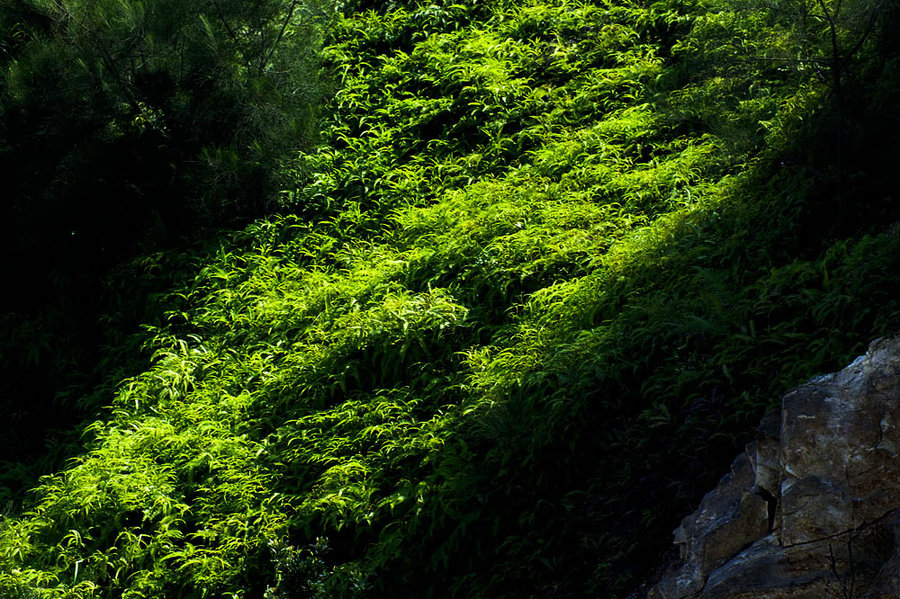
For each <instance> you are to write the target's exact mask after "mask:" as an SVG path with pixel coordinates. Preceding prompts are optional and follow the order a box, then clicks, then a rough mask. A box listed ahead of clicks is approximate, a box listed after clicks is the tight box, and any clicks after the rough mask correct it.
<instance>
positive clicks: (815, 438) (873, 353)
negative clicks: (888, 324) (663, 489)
mask: <svg viewBox="0 0 900 599" xmlns="http://www.w3.org/2000/svg"><path fill="white" fill-rule="evenodd" d="M898 448H900V336H898V337H893V338H888V339H882V340H878V341H876V342H874V343H872V344H871V345H870V346H869V349H868V351H867V352H866V354H865V355H863V356H860V357H859V358H857V359H856V360H855V361H854V362H853V363H852V364H850V365H849V366H847V367H846V368H844V369H843V370H841V371H840V372H837V373H833V374H829V375H825V376H820V377H817V378H815V379H813V380H811V381H809V382H808V383H806V384H804V385H802V386H800V387H797V388H796V389H793V390H791V391H790V392H788V393H787V394H786V395H785V396H784V398H783V399H782V406H781V410H780V411H775V412H772V413H770V414H767V415H766V416H765V417H764V418H763V420H762V422H761V423H760V427H759V436H758V439H757V440H756V442H754V443H752V444H750V445H749V446H748V447H747V448H746V451H745V452H743V453H742V454H741V455H739V456H738V457H737V458H736V459H735V461H734V463H733V464H732V466H731V470H730V472H729V473H728V474H726V475H725V476H723V477H722V479H721V480H720V481H719V484H718V485H717V486H716V488H715V489H713V490H712V491H710V492H709V493H707V494H706V496H705V497H704V498H703V500H702V501H701V502H700V506H699V507H698V509H697V511H695V512H694V513H693V514H691V515H689V516H687V517H686V518H685V519H684V520H683V521H682V523H681V525H680V526H679V527H678V529H676V531H675V543H676V544H677V545H678V546H679V547H680V552H681V559H680V562H679V563H678V564H676V565H675V566H674V567H673V568H671V569H670V570H669V571H668V572H667V573H666V574H665V575H663V577H662V578H661V579H660V580H659V581H658V582H657V584H656V585H655V586H654V587H653V588H652V589H651V590H650V592H649V594H648V598H649V599H751V598H752V599H788V598H790V599H799V598H804V599H805V598H809V599H822V598H825V597H839V598H845V599H850V598H853V599H884V598H887V597H892V598H897V597H900V542H898V541H900V456H898Z"/></svg>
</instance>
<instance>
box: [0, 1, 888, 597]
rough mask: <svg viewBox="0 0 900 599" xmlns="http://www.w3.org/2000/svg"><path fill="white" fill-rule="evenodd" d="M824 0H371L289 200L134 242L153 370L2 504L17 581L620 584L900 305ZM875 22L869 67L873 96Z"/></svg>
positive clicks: (220, 593)
mask: <svg viewBox="0 0 900 599" xmlns="http://www.w3.org/2000/svg"><path fill="white" fill-rule="evenodd" d="M803 6H805V5H803ZM803 6H801V5H800V4H791V3H782V4H778V5H774V6H768V5H766V6H763V5H758V4H755V3H749V2H748V3H745V4H739V5H731V4H729V5H728V7H725V8H723V7H721V6H718V5H717V4H714V3H710V5H709V6H707V5H706V4H702V3H698V4H697V5H683V4H677V3H656V4H652V5H649V6H648V5H646V4H643V3H629V2H621V1H618V0H617V1H615V2H613V1H612V0H610V1H608V2H598V3H592V2H581V1H576V0H556V1H553V2H547V1H538V0H534V1H530V2H526V3H517V4H511V3H504V2H495V3H483V2H462V3H457V4H448V3H438V4H435V5H430V4H427V5H426V4H418V3H390V4H385V5H384V6H375V7H362V6H359V7H357V8H358V10H351V9H350V8H347V9H346V10H345V11H344V14H342V15H339V16H337V17H336V18H335V21H334V22H333V23H332V24H331V26H330V29H329V32H330V33H329V35H330V39H329V40H328V43H327V47H326V49H325V51H324V55H325V56H324V60H325V63H326V65H327V67H328V69H329V70H330V71H331V72H332V73H334V74H335V77H336V78H339V79H340V89H339V91H338V93H337V94H336V95H335V97H334V99H333V100H332V101H331V103H330V105H329V107H328V111H327V112H326V114H325V117H324V119H323V122H322V143H321V144H320V145H319V146H317V147H316V148H314V149H310V150H309V151H308V152H307V153H305V154H303V155H302V156H301V157H300V159H299V161H298V162H297V164H294V165H292V166H291V167H290V168H295V169H296V172H295V174H296V183H295V184H294V185H291V186H287V187H286V188H285V189H284V192H283V196H284V201H285V202H286V204H285V205H286V206H291V207H292V210H293V212H294V214H287V213H285V214H281V215H276V216H271V217H269V218H267V219H260V220H257V221H256V222H253V223H251V224H250V225H248V226H247V227H245V228H244V229H242V230H238V231H234V232H231V233H227V234H222V235H221V236H220V237H219V238H218V239H216V240H214V241H212V242H209V243H205V244H202V245H198V246H196V247H195V248H193V249H192V250H191V251H190V252H186V253H183V254H177V253H169V254H165V255H163V256H160V255H156V256H151V257H148V258H145V259H144V260H143V261H135V262H134V263H132V265H131V267H130V268H133V269H135V271H136V272H149V271H153V270H154V269H157V270H159V269H165V268H166V265H168V264H171V265H172V266H173V270H176V271H177V272H178V273H179V277H180V278H179V277H173V279H172V282H171V291H170V292H169V293H168V294H167V295H164V296H162V297H159V298H157V300H158V302H159V303H158V304H157V305H159V306H162V308H161V310H162V311H164V314H162V315H157V316H158V318H157V319H156V321H155V322H152V321H151V320H150V319H149V318H148V319H147V321H146V322H147V324H148V326H146V327H145V328H144V333H143V334H142V335H141V339H142V340H143V348H144V349H143V352H144V355H146V356H148V357H149V365H148V366H147V367H146V368H144V369H141V370H139V371H137V372H131V373H128V374H127V375H125V376H120V377H119V378H118V380H119V384H118V386H117V388H116V390H115V391H114V393H110V394H109V395H108V396H107V398H108V399H107V401H109V402H110V406H109V407H108V409H107V410H106V412H105V413H104V414H103V417H99V418H97V420H96V422H95V423H94V424H92V425H90V426H89V427H88V428H87V429H86V431H85V444H86V449H85V450H84V451H83V452H81V453H80V454H79V455H78V456H77V457H76V458H75V459H73V460H72V461H71V462H70V463H69V464H68V465H67V466H66V467H65V468H61V469H59V470H58V471H57V472H56V473H54V474H52V475H50V476H47V477H45V478H43V479H42V480H41V482H40V484H39V485H38V486H37V488H35V489H34V490H33V492H32V495H31V496H30V498H29V499H28V501H27V502H26V503H25V505H24V506H22V509H21V510H19V509H13V510H12V511H11V513H9V514H7V515H5V516H4V517H3V520H2V523H0V556H2V559H0V593H5V594H9V595H12V596H15V595H16V593H18V594H19V595H22V596H28V594H29V593H32V594H34V595H37V596H45V597H69V596H72V597H119V596H121V597H148V598H149V597H160V596H166V597H258V596H267V597H270V598H272V599H275V598H279V599H281V598H291V597H300V596H303V597H326V596H328V597H364V596H371V597H387V596H397V595H399V594H401V593H404V594H411V595H415V596H417V597H447V596H452V597H498V598H499V597H551V596H552V597H584V596H588V595H591V594H594V595H601V594H602V595H603V596H609V597H622V596H626V594H627V593H628V592H629V591H631V590H633V589H634V588H635V587H636V586H637V585H638V583H639V582H640V581H641V578H642V577H643V576H645V575H646V573H647V572H648V571H650V569H651V568H652V567H653V566H654V565H656V560H657V559H658V557H659V555H660V553H661V552H662V551H663V549H664V548H665V546H667V545H668V544H669V543H668V541H669V536H668V535H669V531H670V530H671V528H672V527H673V526H674V524H675V523H676V522H677V520H678V519H680V517H681V516H683V514H684V513H687V512H688V511H689V510H690V509H691V506H692V505H693V504H694V503H695V502H696V500H697V497H698V494H699V493H702V492H703V491H704V490H705V489H706V488H707V487H708V486H710V485H711V484H712V483H713V482H714V481H715V479H716V477H718V475H719V474H720V471H721V469H722V467H724V464H723V460H724V459H729V458H730V457H731V456H732V455H733V453H734V451H735V450H736V448H737V447H739V446H740V445H741V444H742V443H743V442H744V441H745V440H746V439H747V438H748V437H749V436H750V435H751V434H752V427H753V426H755V424H756V422H757V421H758V419H759V416H760V415H761V413H762V412H763V411H764V410H765V409H767V408H768V407H770V406H771V405H772V404H773V403H774V402H777V401H778V398H779V397H780V395H781V394H782V393H783V392H784V390H785V389H787V388H789V387H790V386H792V385H795V384H797V383H800V382H802V381H803V380H804V379H806V378H808V377H809V376H811V375H813V374H816V373H821V372H824V371H829V370H833V369H834V368H836V367H839V366H840V365H842V364H843V363H844V362H845V361H846V360H847V359H848V358H850V357H851V356H853V355H854V354H855V353H857V352H859V351H860V350H861V349H862V348H863V347H864V344H865V342H866V341H868V340H869V339H871V338H873V337H876V336H878V335H883V334H887V333H889V332H892V331H894V330H896V329H897V327H898V324H900V317H898V315H900V304H898V300H897V298H898V297H900V289H898V283H897V281H896V277H894V276H892V275H893V273H895V272H897V268H898V267H900V264H898V256H900V237H898V236H897V234H896V231H895V230H894V229H895V227H890V226H888V223H891V222H894V221H896V220H897V217H898V215H897V212H896V206H895V205H894V204H895V203H894V202H893V197H894V192H893V187H892V185H891V180H890V173H889V172H888V171H885V170H884V168H883V165H884V164H888V163H889V157H891V156H897V154H898V149H897V146H896V143H895V142H892V143H893V145H892V146H887V147H885V149H881V146H879V149H878V150H875V149H873V148H874V147H875V146H874V145H873V142H874V141H875V140H879V139H882V136H888V137H887V138H889V137H890V135H892V134H891V133H890V132H885V129H890V130H891V131H894V132H896V130H897V126H896V125H894V124H892V123H891V122H890V121H889V120H888V119H885V118H880V117H879V116H878V115H881V117H883V116H884V115H887V114H890V111H891V110H893V109H894V108H896V107H897V103H898V102H897V98H896V97H895V94H894V95H891V94H888V93H882V94H881V95H877V96H873V97H875V98H877V100H873V101H872V103H871V104H865V106H866V107H867V108H866V109H865V110H862V109H859V111H856V109H854V108H853V106H854V105H853V104H849V105H845V106H844V107H843V110H844V111H845V112H844V114H843V115H842V118H844V120H845V126H846V127H847V129H848V130H852V129H854V128H856V130H857V136H856V137H854V138H850V137H845V138H844V140H843V141H844V143H845V144H847V148H845V155H846V156H853V159H852V160H847V161H845V163H844V164H843V166H842V169H841V171H842V172H841V173H840V175H841V180H842V181H843V190H844V192H845V194H844V195H845V196H846V197H850V196H848V195H847V194H846V192H847V191H848V190H851V189H852V190H853V191H854V195H853V197H854V198H856V199H855V201H854V204H853V205H852V206H850V205H847V204H844V212H843V218H840V219H835V212H834V207H835V206H837V205H840V202H838V201H837V200H838V199H839V198H838V199H836V198H835V191H834V189H832V187H833V186H832V183H833V181H834V178H829V177H822V176H821V174H822V169H823V168H828V166H829V165H831V164H833V163H832V162H829V160H830V158H829V156H828V154H827V152H825V153H823V152H817V151H816V148H818V147H819V146H821V145H822V143H823V142H822V140H823V139H824V140H827V142H828V143H830V142H832V141H833V137H832V136H831V132H830V130H829V129H828V123H829V122H832V121H831V119H832V117H833V114H834V112H833V110H834V109H833V106H834V104H833V103H834V102H835V101H837V98H836V95H835V93H834V89H833V88H832V87H829V86H830V85H832V84H833V81H831V80H829V78H828V77H823V76H822V74H823V72H822V71H820V70H818V69H816V68H807V66H806V65H807V61H808V60H812V59H813V58H815V59H816V60H818V58H816V55H815V52H814V49H815V48H821V43H822V39H820V38H821V36H820V35H819V33H821V32H822V31H826V30H827V28H828V23H827V22H825V23H823V22H821V21H819V22H818V26H819V29H818V30H812V29H811V30H809V32H808V35H807V36H806V37H803V36H800V35H799V33H798V30H797V29H796V21H795V20H794V19H793V17H792V16H791V15H793V14H795V11H796V10H800V9H802V8H803ZM828 6H830V5H828V4H816V5H810V6H807V8H808V9H809V10H810V11H814V10H815V9H816V7H818V9H819V10H822V9H823V8H822V7H828ZM726 8H727V10H726ZM848 9H849V5H848ZM235 10H237V9H236V8H235ZM829 10H830V9H829ZM810 14H814V13H812V12H811V13H810ZM821 14H824V13H821ZM879 14H880V13H879ZM235 18H236V17H235ZM881 18H882V17H879V19H881ZM826 21H827V18H826ZM876 21H877V23H881V22H882V21H880V20H876ZM209 26H210V27H215V24H214V23H212V22H210V25H209ZM849 26H850V25H844V24H841V27H849ZM822 27H825V29H822ZM872 27H873V29H872V34H871V35H872V43H871V44H863V45H861V46H860V47H859V48H858V49H857V50H856V52H855V53H854V57H855V58H854V61H858V62H854V65H856V66H853V68H850V67H849V66H848V67H847V69H848V70H846V71H845V73H851V72H852V73H853V74H854V75H853V76H854V77H858V81H859V85H861V86H863V87H864V88H866V89H878V90H885V89H888V88H889V87H890V86H891V85H893V84H896V82H897V76H898V75H897V73H896V69H895V68H894V67H892V66H890V65H892V64H893V65H895V64H896V54H893V55H889V54H886V52H887V51H888V49H889V48H890V47H891V46H890V45H889V44H887V42H884V41H879V40H881V37H880V36H881V35H882V34H881V30H880V29H879V28H880V27H881V25H877V26H876V25H872ZM248 31H249V30H248ZM260 31H262V30H260ZM842 31H843V29H842ZM266 32H268V33H266ZM817 32H818V33H817ZM220 34H221V32H220ZM273 34H274V29H267V30H265V32H262V33H260V34H259V35H258V36H257V37H253V36H252V35H249V34H248V36H247V37H245V38H239V37H235V38H234V39H231V40H230V42H229V40H228V38H229V36H228V35H225V41H224V42H223V43H224V44H225V45H226V47H229V48H231V51H233V52H236V53H235V54H233V55H230V56H237V57H238V58H239V59H240V60H237V63H236V64H238V66H240V64H242V63H241V60H243V58H241V57H245V56H247V55H250V54H252V52H251V49H252V48H253V47H254V46H253V43H257V42H258V43H260V44H262V43H263V40H272V39H273V38H272V35H273ZM842 35H844V34H842ZM846 35H847V36H849V37H846V38H842V39H851V38H852V36H853V34H852V32H848V33H846ZM267 36H268V37H267ZM241 40H243V44H244V45H241V44H237V42H238V41H241ZM254 40H256V42H254ZM826 41H827V40H826ZM251 42H253V43H251ZM10 43H14V42H10ZM229 43H231V44H232V45H231V46H229V45H228V44H229ZM265 43H270V42H265ZM238 50H240V52H238ZM245 53H246V54H245ZM879 53H881V54H879ZM844 55H845V56H848V54H847V53H846V52H845V53H844ZM751 58H752V59H753V60H750V59H751ZM756 59H759V60H756ZM763 59H765V60H763ZM770 59H771V60H770ZM247 64H249V65H250V66H246V65H245V67H246V68H247V69H250V67H252V64H253V63H252V62H251V63H247ZM232 66H233V67H234V68H238V66H234V65H232ZM241 68H244V67H241ZM238 70H240V69H238ZM824 73H825V74H827V71H826V72H824ZM879 118H880V120H879V122H880V123H881V124H882V127H880V128H876V127H871V126H870V124H871V123H872V122H873V119H879ZM882 152H885V153H886V157H884V156H882V155H881V153H882ZM285 212H287V211H285ZM141 269H145V270H143V271H142V270H141ZM151 324H152V326H149V325H151ZM131 342H134V340H133V339H132V340H131ZM33 344H34V346H35V347H36V348H37V349H36V350H35V351H36V352H37V355H40V353H41V351H43V350H41V349H40V348H41V340H40V338H36V339H34V340H33ZM123 374H124V373H123Z"/></svg>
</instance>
